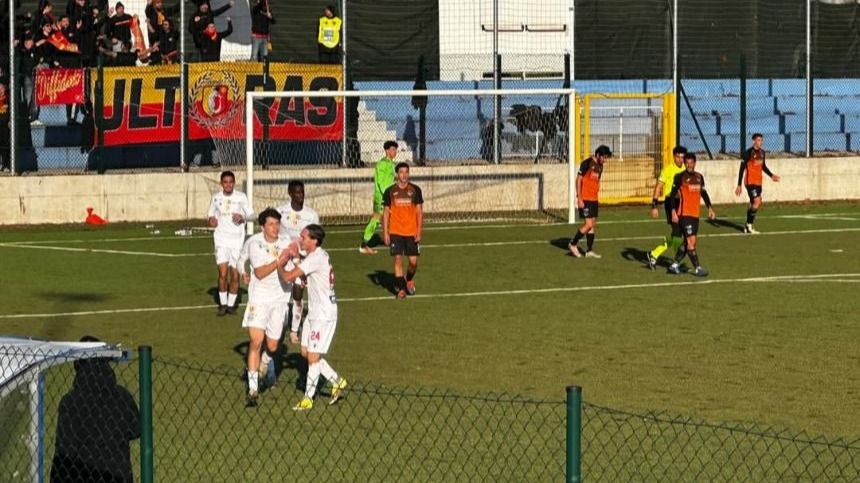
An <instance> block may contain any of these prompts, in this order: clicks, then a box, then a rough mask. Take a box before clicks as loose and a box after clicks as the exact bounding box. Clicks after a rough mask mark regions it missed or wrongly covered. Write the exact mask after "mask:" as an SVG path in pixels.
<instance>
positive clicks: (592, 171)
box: [567, 145, 612, 258]
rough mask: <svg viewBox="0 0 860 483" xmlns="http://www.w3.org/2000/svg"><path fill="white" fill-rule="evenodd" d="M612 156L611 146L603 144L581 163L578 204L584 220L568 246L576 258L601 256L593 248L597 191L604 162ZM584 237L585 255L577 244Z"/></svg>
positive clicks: (577, 180) (577, 182) (578, 179)
mask: <svg viewBox="0 0 860 483" xmlns="http://www.w3.org/2000/svg"><path fill="white" fill-rule="evenodd" d="M611 157H612V151H610V150H609V147H607V146H602V145H601V146H598V147H597V149H596V150H595V151H594V156H592V157H590V158H588V159H586V160H585V161H583V162H582V164H580V165H579V172H578V173H577V174H576V195H577V199H576V205H577V207H578V208H579V216H581V217H582V219H583V220H584V221H583V223H582V226H581V227H579V230H577V231H576V234H575V235H573V238H571V240H570V244H568V246H567V248H568V250H570V254H571V255H573V256H575V257H576V258H582V257H583V256H585V257H588V258H600V255H598V254H597V253H595V252H594V251H593V250H592V247H593V246H594V232H595V230H596V228H597V208H598V206H597V192H598V191H599V190H600V177H601V176H603V163H605V162H606V160H607V159H609V158H611ZM582 237H585V240H586V243H587V248H586V250H585V254H584V255H583V253H582V251H580V249H579V247H578V246H577V243H579V240H580V239H582Z"/></svg>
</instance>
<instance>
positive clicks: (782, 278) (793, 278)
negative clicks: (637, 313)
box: [0, 273, 860, 319]
mask: <svg viewBox="0 0 860 483" xmlns="http://www.w3.org/2000/svg"><path fill="white" fill-rule="evenodd" d="M840 277H860V273H826V274H813V275H775V276H771V277H747V278H727V279H705V280H689V281H673V282H656V283H630V284H623V285H593V286H586V287H551V288H537V289H522V290H490V291H484V292H462V293H440V294H419V295H413V296H411V297H410V298H417V299H437V298H462V297H484V296H491V295H521V294H546V293H564V292H587V291H600V290H625V289H638V288H662V287H681V286H686V285H713V284H723V283H754V282H757V283H761V282H770V283H782V282H797V281H808V282H813V281H820V282H829V281H831V280H830V279H839V278H840ZM844 281H854V280H848V279H846V280H844ZM392 297H393V296H392V295H387V296H375V297H355V298H343V299H340V300H339V301H340V302H342V303H350V302H374V301H383V300H393V298H392ZM243 305H244V304H243ZM213 308H215V305H214V304H206V305H185V306H176V307H143V308H134V309H111V310H89V311H85V312H60V313H44V314H0V319H27V318H49V317H77V316H84V315H111V314H128V313H140V312H169V311H182V310H202V309H213Z"/></svg>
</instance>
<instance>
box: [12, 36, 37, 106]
mask: <svg viewBox="0 0 860 483" xmlns="http://www.w3.org/2000/svg"><path fill="white" fill-rule="evenodd" d="M18 59H19V61H18V62H19V64H18V74H19V75H20V79H21V92H22V94H23V95H22V99H23V101H24V104H25V105H24V108H25V109H27V112H29V116H30V122H35V121H37V120H38V119H39V105H38V104H36V67H38V65H39V64H40V63H41V58H40V57H39V52H38V51H37V50H36V44H35V42H34V41H33V39H32V38H30V37H27V38H25V39H24V43H23V44H22V45H21V47H20V48H19V49H18Z"/></svg>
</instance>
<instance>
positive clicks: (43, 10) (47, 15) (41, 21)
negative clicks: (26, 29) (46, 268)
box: [33, 2, 57, 30]
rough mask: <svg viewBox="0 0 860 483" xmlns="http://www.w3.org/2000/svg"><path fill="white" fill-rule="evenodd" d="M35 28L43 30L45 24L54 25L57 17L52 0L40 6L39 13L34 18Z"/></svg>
mask: <svg viewBox="0 0 860 483" xmlns="http://www.w3.org/2000/svg"><path fill="white" fill-rule="evenodd" d="M34 21H35V24H34V25H33V28H34V30H41V29H42V27H44V26H45V25H54V24H55V23H57V19H56V18H55V17H54V6H53V5H51V2H45V3H42V4H41V6H40V8H39V15H38V16H37V17H36V18H35V19H34Z"/></svg>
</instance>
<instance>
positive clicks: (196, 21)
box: [188, 0, 233, 60]
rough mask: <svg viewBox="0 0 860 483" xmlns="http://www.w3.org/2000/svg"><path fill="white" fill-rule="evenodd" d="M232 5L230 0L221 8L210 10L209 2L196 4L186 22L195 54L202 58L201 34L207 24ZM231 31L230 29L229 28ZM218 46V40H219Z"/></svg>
mask: <svg viewBox="0 0 860 483" xmlns="http://www.w3.org/2000/svg"><path fill="white" fill-rule="evenodd" d="M232 6H233V0H230V2H229V3H227V4H226V5H224V6H222V7H221V8H216V9H215V10H211V9H210V8H209V2H208V1H204V2H202V3H200V4H199V5H198V6H197V11H195V12H194V14H193V15H191V19H190V21H189V23H188V32H189V33H191V38H192V39H194V47H196V49H197V54H198V55H197V56H198V57H199V58H200V60H202V57H203V36H204V31H205V30H206V28H207V27H208V26H209V24H210V23H214V22H215V17H217V16H219V15H221V14H222V13H224V12H226V11H227V10H229V9H230V7H232ZM231 31H232V29H231ZM219 47H220V42H219Z"/></svg>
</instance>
